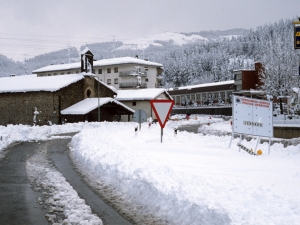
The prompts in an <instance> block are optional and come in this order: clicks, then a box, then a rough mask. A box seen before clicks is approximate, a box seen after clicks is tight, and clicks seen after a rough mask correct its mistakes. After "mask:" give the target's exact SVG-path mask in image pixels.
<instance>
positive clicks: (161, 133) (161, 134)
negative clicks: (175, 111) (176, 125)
mask: <svg viewBox="0 0 300 225" xmlns="http://www.w3.org/2000/svg"><path fill="white" fill-rule="evenodd" d="M162 136H163V128H162V127H161V128H160V143H162Z"/></svg>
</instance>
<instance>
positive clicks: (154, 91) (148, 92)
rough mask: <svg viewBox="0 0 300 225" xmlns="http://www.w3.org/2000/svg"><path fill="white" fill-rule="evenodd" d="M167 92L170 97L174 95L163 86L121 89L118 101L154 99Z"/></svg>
mask: <svg viewBox="0 0 300 225" xmlns="http://www.w3.org/2000/svg"><path fill="white" fill-rule="evenodd" d="M162 93H165V94H166V95H167V96H168V97H169V98H170V99H172V97H171V96H170V95H169V93H168V92H167V91H166V90H165V89H163V88H146V89H138V90H119V91H118V96H117V97H116V99H117V100H118V101H130V100H152V99H155V98H156V97H158V96H159V95H160V94H162Z"/></svg>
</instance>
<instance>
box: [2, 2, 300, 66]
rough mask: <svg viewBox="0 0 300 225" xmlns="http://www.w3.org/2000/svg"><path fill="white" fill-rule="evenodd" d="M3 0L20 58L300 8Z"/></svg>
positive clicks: (8, 40) (250, 22)
mask: <svg viewBox="0 0 300 225" xmlns="http://www.w3.org/2000/svg"><path fill="white" fill-rule="evenodd" d="M0 1H1V7H0V21H1V22H0V23H1V26H0V54H3V55H6V56H8V57H9V58H12V59H14V60H19V61H22V60H23V59H24V58H25V57H27V58H31V57H33V56H35V55H36V54H41V53H46V52H51V51H55V50H58V49H61V48H65V47H67V45H68V43H69V44H70V45H71V46H80V45H83V44H85V43H95V42H102V41H108V40H110V41H112V40H113V39H115V40H125V39H133V38H140V37H146V36H150V35H155V34H159V33H163V32H165V31H172V32H197V31H202V30H227V29H232V28H246V29H250V28H254V29H255V28H256V27H257V26H260V25H264V24H267V23H273V22H276V21H278V20H280V19H293V18H295V17H296V16H297V15H299V14H300V0H148V1H146V0H48V1H45V0H9V1H4V0H0ZM25 54H26V56H25Z"/></svg>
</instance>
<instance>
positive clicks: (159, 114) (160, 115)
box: [150, 100, 174, 128]
mask: <svg viewBox="0 0 300 225" xmlns="http://www.w3.org/2000/svg"><path fill="white" fill-rule="evenodd" d="M150 104H151V107H152V109H153V111H154V113H155V116H156V118H157V120H158V122H159V124H160V127H161V128H164V127H165V125H166V122H167V119H168V118H169V115H170V113H171V111H172V107H173V105H174V101H173V100H150Z"/></svg>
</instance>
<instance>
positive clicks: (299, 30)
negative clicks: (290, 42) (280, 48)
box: [294, 27, 300, 49]
mask: <svg viewBox="0 0 300 225" xmlns="http://www.w3.org/2000/svg"><path fill="white" fill-rule="evenodd" d="M294 46H295V49H300V27H294Z"/></svg>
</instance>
